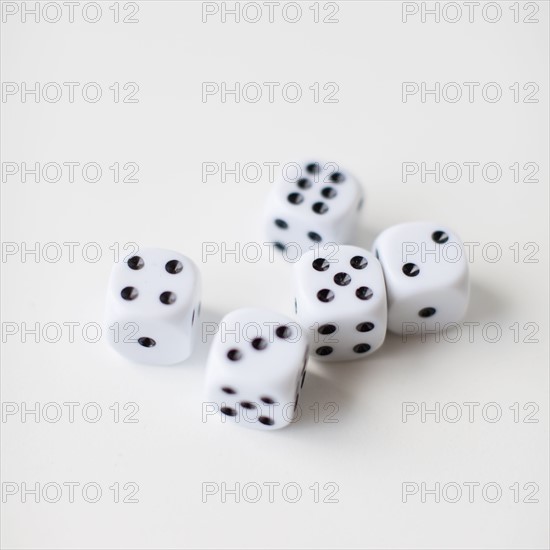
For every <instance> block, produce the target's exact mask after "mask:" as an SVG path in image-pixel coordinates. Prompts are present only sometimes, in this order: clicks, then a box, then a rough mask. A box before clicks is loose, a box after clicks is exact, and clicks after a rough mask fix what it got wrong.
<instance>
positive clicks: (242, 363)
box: [205, 308, 308, 430]
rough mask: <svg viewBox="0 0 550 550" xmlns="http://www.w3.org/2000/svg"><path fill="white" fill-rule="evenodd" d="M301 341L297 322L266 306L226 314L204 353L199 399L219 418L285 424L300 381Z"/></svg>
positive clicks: (268, 426) (249, 424)
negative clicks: (201, 396) (202, 396)
mask: <svg viewBox="0 0 550 550" xmlns="http://www.w3.org/2000/svg"><path fill="white" fill-rule="evenodd" d="M307 357H308V350H307V342H306V339H305V338H304V335H303V334H302V331H301V328H300V326H299V325H298V324H297V323H295V322H293V321H292V320H291V319H289V318H288V317H286V316H284V315H281V314H280V313H276V312H273V311H270V310H267V309H260V308H243V309H238V310H235V311H233V312H231V313H229V314H228V315H226V316H225V317H224V318H223V319H222V320H221V321H220V325H219V329H218V332H217V333H216V335H215V337H214V341H213V344H212V348H211V350H210V353H209V356H208V363H207V372H206V386H205V388H206V391H205V400H206V403H207V404H209V405H213V406H214V407H215V409H216V411H219V413H220V415H221V417H222V419H223V421H224V422H233V423H236V424H237V425H239V426H243V427H246V428H254V429H265V430H273V429H279V428H283V427H285V426H287V425H288V424H290V423H291V422H292V421H293V420H294V418H295V414H296V407H297V403H298V399H299V394H300V391H301V388H302V386H303V384H304V379H305V372H306V363H307Z"/></svg>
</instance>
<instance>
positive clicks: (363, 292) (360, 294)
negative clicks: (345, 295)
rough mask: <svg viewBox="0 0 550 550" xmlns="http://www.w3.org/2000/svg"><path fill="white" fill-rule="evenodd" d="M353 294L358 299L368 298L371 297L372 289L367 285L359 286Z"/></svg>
mask: <svg viewBox="0 0 550 550" xmlns="http://www.w3.org/2000/svg"><path fill="white" fill-rule="evenodd" d="M355 295H356V296H357V298H359V299H360V300H370V299H371V298H372V290H371V289H370V288H369V287H368V286H360V287H359V288H358V289H357V290H356V291H355Z"/></svg>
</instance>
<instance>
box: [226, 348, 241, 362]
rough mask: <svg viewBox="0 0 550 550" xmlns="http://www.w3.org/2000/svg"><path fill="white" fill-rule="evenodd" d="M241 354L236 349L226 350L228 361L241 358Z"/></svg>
mask: <svg viewBox="0 0 550 550" xmlns="http://www.w3.org/2000/svg"><path fill="white" fill-rule="evenodd" d="M242 356H243V354H242V353H241V352H240V351H239V350H238V349H230V350H229V351H228V352H227V358H228V359H229V360H230V361H238V360H239V359H241V358H242Z"/></svg>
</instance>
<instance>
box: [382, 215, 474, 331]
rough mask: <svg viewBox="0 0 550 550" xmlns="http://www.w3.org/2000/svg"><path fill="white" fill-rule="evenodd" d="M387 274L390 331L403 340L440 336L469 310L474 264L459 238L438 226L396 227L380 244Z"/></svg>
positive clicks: (419, 223)
mask: <svg viewBox="0 0 550 550" xmlns="http://www.w3.org/2000/svg"><path fill="white" fill-rule="evenodd" d="M373 250H374V251H375V254H376V255H377V256H378V258H379V260H380V263H381V264H382V267H383V270H384V277H385V279H386V288H387V292H388V328H389V329H390V330H391V331H392V332H395V333H398V334H404V333H407V334H415V333H420V332H422V331H425V330H430V331H433V330H440V329H441V328H443V327H444V326H445V325H446V324H447V323H456V322H457V321H459V320H460V319H462V318H463V316H464V314H465V313H466V309H467V307H468V298H469V275H468V260H467V258H466V254H465V251H464V246H463V244H462V241H461V240H460V238H459V237H458V235H457V234H456V233H455V232H453V231H452V230H451V229H449V228H448V227H446V226H443V225H440V224H437V223H434V222H414V223H403V224H399V225H394V226H393V227H390V228H388V229H386V230H385V231H383V232H382V233H381V234H380V235H379V236H378V237H377V238H376V240H375V242H374V245H373Z"/></svg>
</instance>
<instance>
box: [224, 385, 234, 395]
mask: <svg viewBox="0 0 550 550" xmlns="http://www.w3.org/2000/svg"><path fill="white" fill-rule="evenodd" d="M222 392H224V393H228V394H229V395H233V394H235V393H237V392H236V391H235V390H234V389H233V388H231V387H229V386H224V387H223V388H222Z"/></svg>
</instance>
